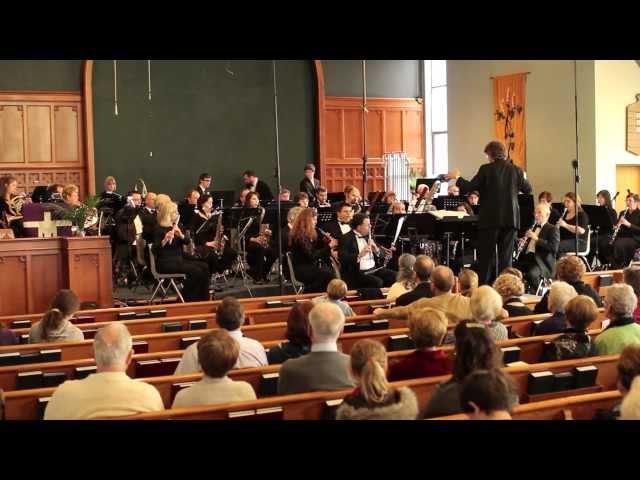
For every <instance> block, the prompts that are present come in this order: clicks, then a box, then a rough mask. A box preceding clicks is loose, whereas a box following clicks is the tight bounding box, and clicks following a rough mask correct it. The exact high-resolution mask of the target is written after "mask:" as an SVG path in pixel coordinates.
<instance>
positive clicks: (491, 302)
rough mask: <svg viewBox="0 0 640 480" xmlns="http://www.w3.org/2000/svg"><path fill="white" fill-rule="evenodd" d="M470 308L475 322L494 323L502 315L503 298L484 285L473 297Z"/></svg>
mask: <svg viewBox="0 0 640 480" xmlns="http://www.w3.org/2000/svg"><path fill="white" fill-rule="evenodd" d="M469 307H470V308H471V315H472V316H473V319H474V320H475V321H477V322H484V323H487V322H493V321H495V320H496V319H497V318H499V317H500V314H501V313H502V297H501V296H500V294H499V293H498V292H496V291H495V290H494V289H493V288H491V287H490V286H489V285H483V286H482V287H480V288H478V289H477V290H476V291H475V292H473V295H471V301H470V302H469Z"/></svg>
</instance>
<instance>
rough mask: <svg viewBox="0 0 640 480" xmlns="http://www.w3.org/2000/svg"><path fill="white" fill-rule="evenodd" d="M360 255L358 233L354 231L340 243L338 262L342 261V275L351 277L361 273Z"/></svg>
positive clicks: (347, 234)
mask: <svg viewBox="0 0 640 480" xmlns="http://www.w3.org/2000/svg"><path fill="white" fill-rule="evenodd" d="M359 253H360V249H359V248H358V240H357V239H356V233H355V232H354V231H353V230H351V231H350V232H349V233H345V234H344V235H343V236H342V238H341V239H340V240H339V241H338V260H339V261H340V273H341V274H344V275H345V276H346V277H350V276H353V275H355V274H357V273H358V272H359V271H360V262H359V261H358V254H359ZM347 283H349V282H347Z"/></svg>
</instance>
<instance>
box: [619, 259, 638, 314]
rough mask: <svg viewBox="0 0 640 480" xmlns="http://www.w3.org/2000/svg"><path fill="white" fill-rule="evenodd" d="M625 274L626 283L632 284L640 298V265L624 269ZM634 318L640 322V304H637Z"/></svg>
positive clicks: (634, 291)
mask: <svg viewBox="0 0 640 480" xmlns="http://www.w3.org/2000/svg"><path fill="white" fill-rule="evenodd" d="M623 275H624V283H626V284H627V285H630V286H631V288H633V293H635V294H636V297H638V298H640V267H639V266H638V265H631V266H630V267H627V268H625V269H624V272H623ZM633 319H634V320H635V321H636V323H640V305H636V309H635V310H634V311H633Z"/></svg>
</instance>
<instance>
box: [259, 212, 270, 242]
mask: <svg viewBox="0 0 640 480" xmlns="http://www.w3.org/2000/svg"><path fill="white" fill-rule="evenodd" d="M260 210H261V212H260V222H259V224H260V233H259V234H258V243H259V244H260V245H262V246H263V247H265V248H266V247H268V246H269V241H270V240H271V235H272V232H271V230H269V225H267V224H263V223H262V220H264V214H265V213H266V210H265V208H264V207H260Z"/></svg>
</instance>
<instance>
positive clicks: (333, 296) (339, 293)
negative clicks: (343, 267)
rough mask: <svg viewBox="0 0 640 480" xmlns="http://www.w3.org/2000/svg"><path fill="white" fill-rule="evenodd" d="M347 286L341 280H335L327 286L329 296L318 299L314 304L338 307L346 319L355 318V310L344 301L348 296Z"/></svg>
mask: <svg viewBox="0 0 640 480" xmlns="http://www.w3.org/2000/svg"><path fill="white" fill-rule="evenodd" d="M347 291H348V290H347V284H346V283H344V281H342V280H340V279H339V278H334V279H333V280H331V281H330V282H329V284H328V285H327V294H326V295H325V296H322V297H316V298H314V299H313V300H312V302H313V304H314V305H315V304H318V303H323V302H329V303H333V304H334V305H337V307H338V308H339V309H340V310H342V313H343V314H344V316H345V317H353V316H354V315H355V313H353V309H352V308H351V306H350V305H349V304H348V303H347V302H345V301H343V298H344V297H346V296H347Z"/></svg>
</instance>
